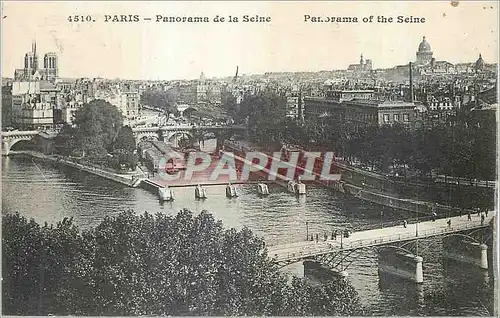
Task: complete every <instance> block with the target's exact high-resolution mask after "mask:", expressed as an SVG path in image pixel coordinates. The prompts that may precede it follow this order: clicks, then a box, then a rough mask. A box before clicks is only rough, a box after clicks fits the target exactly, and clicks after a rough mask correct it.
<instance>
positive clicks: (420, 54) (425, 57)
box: [417, 36, 433, 66]
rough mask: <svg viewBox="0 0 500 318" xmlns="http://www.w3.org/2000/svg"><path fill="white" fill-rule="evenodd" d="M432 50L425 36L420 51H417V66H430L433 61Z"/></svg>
mask: <svg viewBox="0 0 500 318" xmlns="http://www.w3.org/2000/svg"><path fill="white" fill-rule="evenodd" d="M432 54H433V53H432V50H431V46H430V44H429V43H428V42H427V40H426V39H425V36H424V37H423V39H422V42H420V44H419V46H418V51H417V65H419V66H425V65H427V64H430V62H431V60H432Z"/></svg>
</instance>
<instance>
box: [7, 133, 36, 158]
mask: <svg viewBox="0 0 500 318" xmlns="http://www.w3.org/2000/svg"><path fill="white" fill-rule="evenodd" d="M33 137H34V136H33V135H27V136H23V135H21V136H15V137H3V138H2V139H3V140H2V154H4V155H8V154H9V153H10V152H11V150H12V147H13V146H14V145H16V144H18V143H19V142H21V141H27V142H31V141H33Z"/></svg>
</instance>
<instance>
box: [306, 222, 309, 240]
mask: <svg viewBox="0 0 500 318" xmlns="http://www.w3.org/2000/svg"><path fill="white" fill-rule="evenodd" d="M306 241H309V222H307V221H306Z"/></svg>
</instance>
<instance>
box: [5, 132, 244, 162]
mask: <svg viewBox="0 0 500 318" xmlns="http://www.w3.org/2000/svg"><path fill="white" fill-rule="evenodd" d="M245 129H246V128H245V126H239V125H233V126H188V125H182V126H163V127H136V128H133V129H132V131H133V132H134V136H135V138H136V142H139V141H141V140H161V141H168V142H173V141H175V140H178V139H180V138H187V139H192V138H200V137H202V136H207V134H209V133H213V134H215V135H216V136H220V135H221V134H234V133H235V132H238V131H244V130H245ZM40 133H41V131H38V130H27V131H20V130H16V131H2V155H5V156H6V155H8V154H9V152H10V150H11V149H12V146H14V145H15V144H16V143H18V142H20V141H23V140H24V141H30V140H32V139H33V138H34V137H35V136H38V135H40Z"/></svg>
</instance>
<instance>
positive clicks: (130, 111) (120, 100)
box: [107, 91, 140, 119]
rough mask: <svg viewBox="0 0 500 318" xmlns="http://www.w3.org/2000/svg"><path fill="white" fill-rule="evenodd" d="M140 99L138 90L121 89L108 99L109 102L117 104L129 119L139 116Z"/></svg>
mask: <svg viewBox="0 0 500 318" xmlns="http://www.w3.org/2000/svg"><path fill="white" fill-rule="evenodd" d="M139 101H140V95H139V92H138V91H120V92H118V93H117V94H114V95H113V96H112V97H110V98H108V99H107V102H109V103H110V104H112V105H115V106H116V107H117V108H118V109H119V110H120V111H121V113H122V115H123V116H124V117H125V118H127V119H134V118H135V117H137V116H139Z"/></svg>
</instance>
